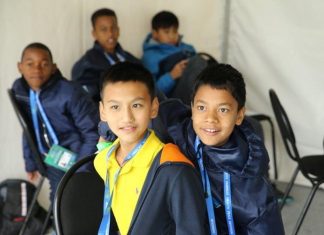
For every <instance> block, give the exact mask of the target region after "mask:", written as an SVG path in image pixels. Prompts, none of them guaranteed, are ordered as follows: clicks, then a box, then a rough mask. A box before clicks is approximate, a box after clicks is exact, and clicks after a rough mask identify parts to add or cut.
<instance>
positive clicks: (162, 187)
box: [94, 62, 206, 235]
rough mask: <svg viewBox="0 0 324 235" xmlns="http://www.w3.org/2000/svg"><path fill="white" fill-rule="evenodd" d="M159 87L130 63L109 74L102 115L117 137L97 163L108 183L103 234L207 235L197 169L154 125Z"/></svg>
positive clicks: (104, 89)
mask: <svg viewBox="0 0 324 235" xmlns="http://www.w3.org/2000/svg"><path fill="white" fill-rule="evenodd" d="M154 86H155V85H154V81H153V78H152V75H151V74H150V72H149V71H147V70H146V69H145V68H144V67H143V66H142V65H139V64H134V63H130V62H124V63H118V64H116V65H115V66H112V67H111V68H110V69H109V70H108V71H107V73H105V74H104V76H103V84H102V90H101V102H100V117H101V120H102V121H104V122H107V123H108V125H109V127H110V130H111V131H112V132H113V133H114V134H115V135H116V136H117V139H116V140H115V141H114V142H113V143H112V145H110V147H108V148H105V149H104V150H102V151H101V152H100V153H99V154H98V155H97V156H96V158H95V161H94V166H95V168H96V170H97V172H98V173H99V175H100V176H101V177H102V179H103V180H104V183H105V194H104V208H103V209H104V213H103V219H102V222H101V225H100V229H99V232H98V234H115V233H114V232H116V230H118V231H119V234H122V235H126V234H129V235H131V234H134V235H137V234H141V235H151V234H168V235H169V234H170V235H171V234H172V235H173V234H177V235H180V234H181V235H182V234H183V235H190V234H192V235H198V234H201V235H204V234H206V232H205V218H206V216H205V215H206V208H205V205H204V195H203V191H202V185H201V182H200V179H199V176H198V174H197V171H196V170H195V168H194V166H193V164H192V163H191V162H190V161H189V160H188V159H187V158H186V157H185V156H184V155H183V154H182V153H181V152H180V150H179V149H178V148H177V146H176V145H174V144H163V143H162V142H161V141H160V140H159V138H158V137H157V136H156V135H155V133H154V131H152V130H150V129H148V126H149V123H150V121H151V119H152V118H155V117H156V115H157V113H158V107H159V103H158V100H157V97H156V94H155V88H154ZM114 221H116V223H117V227H118V228H117V229H116V228H114V226H110V224H112V225H113V224H115V223H114ZM109 231H110V233H109Z"/></svg>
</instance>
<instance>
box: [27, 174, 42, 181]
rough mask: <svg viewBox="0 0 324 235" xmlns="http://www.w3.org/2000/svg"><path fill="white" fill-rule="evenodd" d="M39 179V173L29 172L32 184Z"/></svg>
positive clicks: (28, 176)
mask: <svg viewBox="0 0 324 235" xmlns="http://www.w3.org/2000/svg"><path fill="white" fill-rule="evenodd" d="M38 177H39V173H38V171H32V172H27V178H28V180H29V181H31V182H35V181H36V180H37V179H38Z"/></svg>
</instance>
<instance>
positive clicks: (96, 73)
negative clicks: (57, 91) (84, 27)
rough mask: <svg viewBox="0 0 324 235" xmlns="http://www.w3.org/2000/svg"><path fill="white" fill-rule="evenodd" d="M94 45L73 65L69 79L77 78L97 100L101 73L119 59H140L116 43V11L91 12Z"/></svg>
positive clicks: (117, 28)
mask: <svg viewBox="0 0 324 235" xmlns="http://www.w3.org/2000/svg"><path fill="white" fill-rule="evenodd" d="M91 23H92V36H93V37H94V39H95V42H94V45H93V47H92V48H91V49H90V50H88V51H87V52H86V53H85V55H83V56H82V57H81V58H80V59H79V60H78V61H77V62H76V63H75V65H74V66H73V68H72V80H75V81H77V82H79V83H80V84H81V85H82V87H83V88H84V89H85V90H86V91H87V92H88V93H89V94H90V96H91V97H92V98H93V100H94V101H96V102H98V101H99V100H100V94H99V93H100V92H99V90H100V89H99V87H100V76H101V74H102V73H103V72H104V71H105V70H106V69H108V68H109V67H110V66H112V65H114V64H115V63H117V62H119V61H131V62H136V63H140V61H139V60H138V59H137V58H135V57H134V56H133V55H132V54H130V53H129V52H127V51H124V50H123V48H122V47H121V45H120V44H119V43H118V37H119V27H118V21H117V15H116V14H115V12H114V11H113V10H111V9H108V8H102V9H99V10H97V11H95V12H94V13H93V14H92V16H91Z"/></svg>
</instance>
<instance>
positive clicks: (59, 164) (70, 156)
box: [45, 144, 77, 171]
mask: <svg viewBox="0 0 324 235" xmlns="http://www.w3.org/2000/svg"><path fill="white" fill-rule="evenodd" d="M76 157H77V154H76V153H74V152H72V151H70V150H68V149H66V148H63V147H62V146H59V145H55V144H54V145H53V146H52V147H51V149H50V150H49V152H48V154H47V155H46V158H45V163H46V164H48V165H50V166H52V167H55V168H57V169H60V170H62V171H67V170H68V169H69V168H70V167H71V166H72V165H73V164H74V163H75V161H76Z"/></svg>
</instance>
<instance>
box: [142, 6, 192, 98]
mask: <svg viewBox="0 0 324 235" xmlns="http://www.w3.org/2000/svg"><path fill="white" fill-rule="evenodd" d="M178 28H179V21H178V18H177V17H176V15H174V14H173V13H172V12H169V11H161V12H159V13H157V14H156V15H155V16H154V17H153V18H152V32H151V33H149V34H148V35H147V37H146V39H145V40H144V44H143V57H142V62H143V64H144V66H145V67H146V68H147V69H148V70H150V72H151V73H152V74H153V76H154V79H155V81H156V86H157V88H158V89H159V90H160V91H162V92H163V93H164V94H165V95H166V96H170V94H171V92H172V90H173V89H174V87H175V86H176V82H177V80H178V79H181V76H182V74H183V71H184V69H185V68H186V65H187V63H188V58H189V57H191V56H193V55H194V54H196V52H195V49H194V47H193V46H192V45H189V44H186V43H184V42H183V41H182V37H181V36H180V35H179V33H178Z"/></svg>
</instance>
